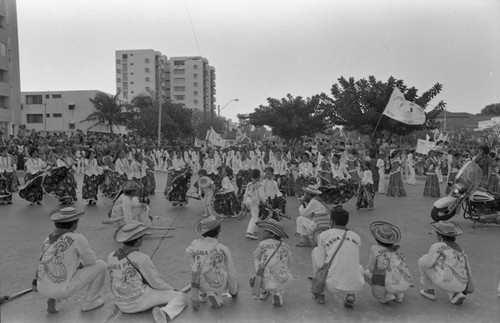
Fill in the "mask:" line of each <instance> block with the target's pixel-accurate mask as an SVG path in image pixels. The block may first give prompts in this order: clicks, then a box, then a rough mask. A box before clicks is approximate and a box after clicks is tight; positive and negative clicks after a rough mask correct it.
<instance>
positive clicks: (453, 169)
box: [445, 152, 462, 194]
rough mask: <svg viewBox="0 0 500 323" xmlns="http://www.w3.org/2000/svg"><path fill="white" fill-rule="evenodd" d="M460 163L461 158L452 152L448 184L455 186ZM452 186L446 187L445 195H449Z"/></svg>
mask: <svg viewBox="0 0 500 323" xmlns="http://www.w3.org/2000/svg"><path fill="white" fill-rule="evenodd" d="M461 164H462V161H461V156H460V153H458V152H454V153H453V159H452V160H451V163H450V167H449V169H450V174H449V176H448V182H450V183H452V184H455V179H456V177H457V174H458V171H459V170H460V167H462V165H461ZM452 186H453V185H447V186H446V191H445V193H446V194H450V192H451V188H452Z"/></svg>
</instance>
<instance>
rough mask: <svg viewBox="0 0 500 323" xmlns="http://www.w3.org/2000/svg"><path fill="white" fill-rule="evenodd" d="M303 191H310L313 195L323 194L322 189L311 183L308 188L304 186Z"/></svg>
mask: <svg viewBox="0 0 500 323" xmlns="http://www.w3.org/2000/svg"><path fill="white" fill-rule="evenodd" d="M302 191H303V192H304V193H309V194H312V195H320V194H321V191H320V190H318V189H316V188H315V187H314V186H312V185H309V186H307V187H306V188H303V189H302Z"/></svg>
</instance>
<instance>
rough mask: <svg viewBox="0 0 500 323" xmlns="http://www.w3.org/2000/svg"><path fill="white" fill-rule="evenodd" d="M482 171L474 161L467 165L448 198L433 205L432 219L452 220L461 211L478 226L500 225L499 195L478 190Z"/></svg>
mask: <svg viewBox="0 0 500 323" xmlns="http://www.w3.org/2000/svg"><path fill="white" fill-rule="evenodd" d="M482 174H483V172H482V170H481V168H480V167H479V166H478V165H477V164H476V163H475V162H473V161H470V162H468V163H466V164H465V165H464V166H463V167H462V168H461V169H460V171H459V172H458V173H457V177H456V180H455V184H453V183H451V182H450V183H448V185H450V186H451V187H452V190H451V192H450V193H449V194H448V196H446V197H443V198H440V199H439V200H437V201H436V202H434V207H433V208H432V211H431V218H432V219H433V220H434V221H443V220H448V219H451V218H452V217H453V216H455V214H456V213H457V212H458V211H459V210H460V209H462V210H463V217H464V219H468V220H470V221H473V222H474V224H473V227H474V226H475V224H476V223H489V224H500V213H499V212H500V194H498V193H492V192H489V191H487V190H486V189H484V188H481V187H479V185H480V184H481V181H482Z"/></svg>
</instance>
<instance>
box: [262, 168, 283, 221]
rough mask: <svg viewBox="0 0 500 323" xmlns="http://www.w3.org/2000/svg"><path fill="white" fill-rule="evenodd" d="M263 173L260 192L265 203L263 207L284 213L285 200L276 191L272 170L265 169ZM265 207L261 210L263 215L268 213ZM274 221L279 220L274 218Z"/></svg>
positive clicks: (278, 191) (276, 184) (276, 186)
mask: <svg viewBox="0 0 500 323" xmlns="http://www.w3.org/2000/svg"><path fill="white" fill-rule="evenodd" d="M265 172H266V173H265V177H264V179H263V180H262V192H263V199H264V201H265V202H264V203H263V205H265V206H266V207H268V208H270V209H272V210H274V209H278V210H279V211H280V212H281V213H285V208H286V199H285V197H283V194H282V193H281V191H280V190H279V189H278V183H277V182H276V181H275V180H274V169H273V168H272V167H267V168H266V170H265ZM266 207H265V208H264V210H263V211H264V214H267V213H268V210H267V208H266ZM275 220H279V217H276V218H275Z"/></svg>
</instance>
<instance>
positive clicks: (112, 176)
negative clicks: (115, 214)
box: [99, 154, 122, 198]
mask: <svg viewBox="0 0 500 323" xmlns="http://www.w3.org/2000/svg"><path fill="white" fill-rule="evenodd" d="M102 162H103V165H104V166H103V175H104V180H103V182H102V183H101V185H99V189H100V190H101V192H102V193H103V194H104V195H105V196H107V197H109V198H114V197H115V196H116V194H117V193H118V191H119V190H120V186H121V184H122V180H121V175H120V173H119V172H118V171H116V169H115V163H114V160H113V157H112V156H111V154H108V155H106V156H104V157H103V158H102Z"/></svg>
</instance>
